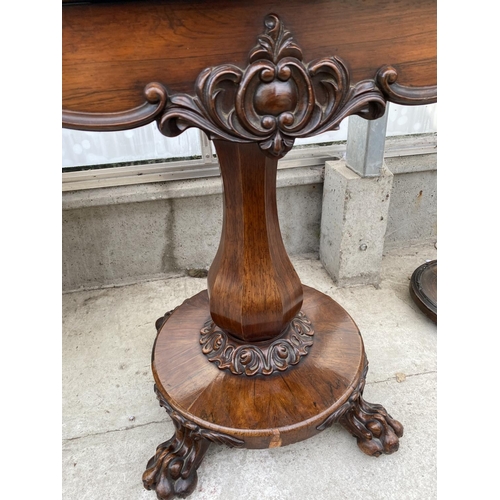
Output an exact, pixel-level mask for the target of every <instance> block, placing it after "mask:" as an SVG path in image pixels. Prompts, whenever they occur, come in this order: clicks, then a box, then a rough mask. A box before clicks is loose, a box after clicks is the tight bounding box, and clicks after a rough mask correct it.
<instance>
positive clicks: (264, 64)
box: [158, 14, 386, 158]
mask: <svg viewBox="0 0 500 500" xmlns="http://www.w3.org/2000/svg"><path fill="white" fill-rule="evenodd" d="M264 23H265V26H266V33H265V34H263V35H261V36H259V37H258V44H257V46H256V47H254V48H253V49H252V51H251V52H250V55H249V65H248V66H247V67H246V68H245V69H244V70H242V69H240V68H239V67H237V66H234V65H230V64H227V65H221V66H216V67H213V68H207V69H205V70H204V71H202V72H201V73H200V75H199V76H198V79H197V81H196V85H195V92H196V96H195V97H192V96H190V95H188V94H176V95H173V96H169V102H168V104H167V106H166V108H165V111H164V112H163V114H162V115H161V116H160V117H159V118H158V126H159V128H160V130H161V132H162V133H163V134H165V135H167V136H176V135H178V134H180V133H182V132H183V131H184V130H185V129H186V128H188V127H198V128H201V129H202V130H204V131H205V132H206V133H207V134H208V135H209V137H210V138H211V139H226V140H231V141H238V142H258V143H259V146H260V148H261V149H262V150H263V151H264V152H266V153H267V154H268V155H270V156H272V157H277V158H281V157H283V156H284V155H285V154H286V153H287V152H288V151H289V150H290V149H291V148H292V146H293V143H294V141H295V138H297V137H306V136H311V135H316V134H320V133H322V132H326V131H327V130H332V129H338V127H339V124H340V122H341V121H342V120H343V119H344V118H346V117H347V116H349V115H352V114H358V115H360V116H363V117H364V118H367V119H375V118H378V117H380V116H382V115H383V114H384V111H385V104H386V103H385V99H384V96H383V95H382V93H381V92H380V90H379V89H378V88H377V86H376V85H375V82H374V81H373V80H365V81H361V82H359V83H357V84H356V85H355V86H352V87H351V86H350V82H349V73H348V70H347V68H346V66H345V64H344V63H343V62H342V60H341V59H339V58H338V57H327V58H323V59H320V60H317V61H313V62H311V63H309V64H307V65H306V64H304V62H303V60H302V50H301V49H300V47H298V46H297V45H296V44H295V42H294V41H293V39H292V35H291V33H290V32H289V31H287V30H285V29H284V27H283V23H282V22H281V21H280V19H279V18H278V17H277V16H275V15H273V14H272V15H269V16H267V17H266V19H265V21H264Z"/></svg>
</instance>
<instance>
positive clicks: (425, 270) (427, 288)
mask: <svg viewBox="0 0 500 500" xmlns="http://www.w3.org/2000/svg"><path fill="white" fill-rule="evenodd" d="M410 295H411V297H412V299H413V301H414V302H415V304H417V306H418V307H419V309H420V310H421V311H422V312H423V313H424V314H425V315H426V316H428V317H429V318H430V319H432V321H434V322H437V260H431V261H429V262H426V263H425V264H422V265H421V266H419V267H417V269H415V271H414V272H413V274H412V276H411V279H410Z"/></svg>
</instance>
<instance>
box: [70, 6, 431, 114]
mask: <svg viewBox="0 0 500 500" xmlns="http://www.w3.org/2000/svg"><path fill="white" fill-rule="evenodd" d="M273 12H274V13H275V14H277V15H279V16H280V18H281V19H282V21H283V22H284V24H285V26H286V27H287V29H288V30H290V31H291V32H292V33H293V35H294V39H295V40H296V41H297V43H298V44H299V45H300V46H301V47H303V49H304V59H305V60H307V61H312V60H314V59H319V58H322V57H327V56H334V55H336V56H339V57H341V58H342V59H343V60H344V61H346V62H347V64H348V66H349V71H350V73H351V75H352V81H353V82H358V81H360V80H364V79H372V78H374V77H375V75H376V72H377V70H378V69H379V68H380V67H382V66H384V65H391V66H394V67H395V68H396V69H397V71H398V74H399V83H400V84H401V85H409V86H413V87H419V86H428V85H435V84H436V2H435V0H420V1H415V0H401V1H399V2H395V1H391V0H364V1H363V0H352V1H349V2H347V1H343V0H309V1H299V0H288V1H286V2H276V1H270V0H256V1H253V2H234V1H227V0H226V1H220V0H215V1H203V0H191V1H178V0H164V1H153V0H150V1H129V2H122V4H120V2H118V3H107V2H104V3H94V4H92V3H91V4H87V5H85V4H84V5H77V4H75V5H71V4H67V5H63V8H62V28H63V29H62V42H63V56H62V76H63V82H62V88H63V109H66V110H74V111H87V112H119V111H123V110H127V109H130V108H134V107H136V106H141V105H143V104H144V98H143V90H144V88H145V86H146V85H147V84H149V83H151V82H160V83H162V84H163V85H166V86H167V87H168V89H169V91H171V92H192V89H193V85H194V82H195V80H196V78H197V76H198V75H199V73H200V72H201V71H202V70H204V69H205V68H207V67H210V66H216V65H219V64H235V65H238V66H240V67H245V65H246V61H247V55H248V51H249V50H250V49H251V48H252V47H253V46H254V44H255V41H256V37H257V35H258V34H259V33H261V32H262V20H263V19H264V17H265V16H266V15H268V14H270V13H273Z"/></svg>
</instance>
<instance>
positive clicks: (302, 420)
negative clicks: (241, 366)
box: [143, 286, 403, 500]
mask: <svg viewBox="0 0 500 500" xmlns="http://www.w3.org/2000/svg"><path fill="white" fill-rule="evenodd" d="M303 309H304V312H305V313H306V314H307V315H308V316H309V317H310V318H311V321H312V323H313V324H314V325H315V333H314V336H315V343H314V344H313V345H312V346H311V347H310V349H309V350H310V352H308V354H307V356H305V357H304V359H303V360H302V361H301V363H300V364H298V365H297V366H293V367H290V368H288V369H286V370H285V371H284V372H283V373H274V374H273V375H271V376H267V377H266V376H262V375H255V376H251V377H249V376H235V375H234V374H232V373H230V372H228V371H223V370H220V369H218V368H217V367H216V366H215V365H214V364H213V363H208V362H207V359H206V357H205V356H204V354H203V352H202V351H201V350H200V348H199V339H200V332H201V333H203V325H204V324H205V323H206V318H207V316H208V315H209V301H208V294H207V292H206V291H203V292H201V293H199V294H197V295H195V296H194V297H191V298H190V299H188V300H186V301H185V302H184V303H183V304H182V305H181V306H180V307H178V308H177V309H175V310H174V311H173V312H172V311H171V312H169V313H167V314H166V315H165V316H164V317H162V318H160V319H159V320H158V321H157V327H158V330H159V331H158V336H157V339H156V342H155V346H154V349H153V359H152V367H153V373H154V378H155V382H156V386H155V390H156V393H157V397H158V400H159V402H160V405H161V406H163V407H164V408H165V410H166V411H167V413H168V414H169V415H170V417H171V418H172V420H173V422H174V426H175V433H174V435H173V436H172V438H170V439H169V440H167V441H165V442H164V443H161V444H160V445H159V446H158V447H157V449H156V453H155V454H154V455H153V456H152V457H151V459H150V460H149V461H148V463H147V466H146V470H145V472H144V474H143V483H144V486H145V488H147V489H154V490H155V491H156V494H157V497H158V498H159V499H161V500H170V499H172V498H174V497H175V496H182V497H184V496H187V495H189V494H190V493H192V492H193V491H194V489H195V488H196V484H197V469H198V467H199V465H200V463H201V461H202V460H203V457H204V456H205V453H206V452H207V450H208V448H209V446H210V445H211V444H212V443H215V444H219V445H220V444H223V445H226V446H229V447H237V448H242V447H245V448H273V447H278V446H285V445H288V444H292V443H295V442H297V441H301V440H304V439H307V438H309V437H312V436H314V435H315V434H318V433H319V432H321V431H323V430H325V429H326V428H328V427H329V426H331V425H332V424H335V423H339V424H341V425H342V426H344V427H345V428H346V429H347V430H348V431H349V432H350V433H351V434H352V435H353V436H354V437H355V438H356V441H357V443H358V446H359V448H360V449H361V450H362V451H363V452H364V453H366V454H368V455H371V456H379V455H381V454H382V453H386V454H390V453H393V452H395V451H397V450H398V448H399V438H400V437H401V436H402V435H403V426H402V425H401V424H400V423H399V422H398V421H396V420H394V419H393V418H392V417H391V416H390V415H389V414H388V413H387V411H386V410H385V408H384V407H383V406H381V405H377V404H371V403H368V402H367V401H365V400H364V398H363V390H364V386H365V381H366V373H367V369H368V364H367V360H366V356H365V353H364V347H363V341H362V339H361V335H360V334H359V330H358V328H357V326H356V324H355V323H354V321H353V320H352V318H351V317H350V316H349V314H348V313H347V312H346V311H345V310H344V309H343V308H342V307H341V306H340V305H339V304H337V303H336V302H335V301H334V300H332V299H331V298H330V297H328V296H327V295H324V294H322V293H320V292H318V291H317V290H314V289H312V288H309V287H307V286H304V302H303Z"/></svg>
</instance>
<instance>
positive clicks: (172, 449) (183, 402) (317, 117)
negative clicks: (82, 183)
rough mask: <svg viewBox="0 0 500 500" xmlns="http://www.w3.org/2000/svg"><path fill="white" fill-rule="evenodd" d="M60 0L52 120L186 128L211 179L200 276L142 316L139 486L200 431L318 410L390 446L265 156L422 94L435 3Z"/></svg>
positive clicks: (302, 421)
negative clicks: (216, 230) (218, 205)
mask: <svg viewBox="0 0 500 500" xmlns="http://www.w3.org/2000/svg"><path fill="white" fill-rule="evenodd" d="M63 3H64V5H63V9H62V11H63V16H62V20H63V125H64V126H66V127H69V128H77V129H83V130H123V129H128V128H133V127H138V126H141V125H144V124H146V123H150V122H152V121H156V122H157V123H158V127H159V129H160V131H161V133H163V134H164V135H166V136H176V135H179V134H181V133H182V132H183V131H185V130H186V129H187V128H188V127H197V128H200V129H201V130H204V131H205V132H206V133H207V134H208V136H209V138H210V139H212V140H214V144H215V147H216V149H217V154H218V159H219V161H220V165H221V174H222V177H223V182H224V222H223V229H222V235H221V242H220V246H219V250H218V252H217V255H216V258H215V260H214V263H213V265H212V267H211V269H210V272H209V276H208V291H207V292H202V293H200V294H198V295H195V296H194V297H192V298H190V299H187V300H186V301H185V302H184V303H183V304H182V305H181V306H180V307H179V308H177V309H176V310H175V311H173V312H172V313H167V314H166V315H165V317H163V318H161V319H160V320H158V321H157V328H158V330H159V333H158V337H157V340H156V343H155V346H154V348H153V363H152V367H153V374H154V378H155V383H156V392H157V397H158V399H159V401H160V404H161V405H162V406H163V407H164V408H165V410H166V411H167V412H168V414H169V415H170V417H171V418H172V420H173V422H174V425H175V429H176V430H175V434H174V436H172V438H171V439H169V440H167V441H165V442H164V443H162V444H160V445H159V446H158V448H157V450H156V453H155V454H154V456H153V457H152V458H151V459H150V460H149V462H148V464H147V468H146V472H145V473H144V475H143V481H144V486H145V487H146V488H147V489H154V490H156V494H157V496H158V498H159V499H162V500H170V499H171V498H173V497H174V496H176V495H177V496H184V497H185V496H187V495H189V494H190V493H191V492H192V491H193V490H194V488H195V487H196V481H197V474H196V470H197V468H198V466H199V465H200V463H201V461H202V459H203V457H204V455H205V453H206V451H207V450H208V447H209V445H210V444H211V443H217V444H225V445H228V446H233V447H234V446H236V447H247V448H268V447H274V446H283V445H286V444H290V443H294V442H297V441H300V440H303V439H307V438H308V437H311V436H313V435H315V434H317V433H318V432H321V431H322V430H324V429H325V428H327V427H328V426H330V425H332V424H334V423H339V424H341V425H343V426H344V427H345V428H346V429H347V430H348V431H349V432H350V433H351V434H352V435H353V436H355V437H356V440H357V443H358V446H359V447H360V449H361V450H362V451H363V452H364V453H366V454H368V455H371V456H379V455H380V454H382V453H386V454H389V453H393V452H395V451H396V450H397V449H398V447H399V438H400V437H401V436H402V435H403V427H402V425H401V424H400V423H399V422H397V421H396V420H394V419H393V418H392V417H391V416H390V415H389V414H388V413H387V411H386V410H385V409H384V407H383V406H381V405H377V404H371V403H368V402H366V401H365V400H364V399H363V397H362V394H363V390H364V385H365V380H366V373H367V370H368V364H367V360H366V356H365V353H364V349H363V342H362V339H361V335H360V334H359V331H358V328H357V326H356V325H355V323H354V321H353V320H352V318H351V317H350V316H349V314H348V313H347V312H346V311H345V310H344V309H343V308H342V307H340V306H339V305H338V304H337V303H336V302H335V301H333V300H332V299H331V298H330V297H328V296H326V295H324V294H322V293H320V292H318V291H316V290H314V289H311V288H309V287H306V286H302V285H301V283H300V280H299V279H298V277H297V274H296V272H295V270H294V269H293V266H292V265H291V263H290V261H289V259H288V256H287V254H286V251H285V248H284V246H283V241H282V239H281V235H280V230H279V223H278V216H277V211H276V167H277V161H278V159H279V158H282V157H283V156H284V155H286V154H287V152H288V151H289V150H290V149H291V148H292V146H293V144H294V141H295V139H296V138H300V137H309V136H312V135H316V134H319V133H322V132H324V131H327V130H334V129H336V128H337V127H338V126H339V124H340V122H341V121H342V120H343V119H344V118H346V117H347V116H350V115H353V114H355V115H358V116H361V117H363V118H366V119H376V118H378V117H380V116H382V115H383V114H384V112H385V107H386V104H387V102H397V103H401V104H411V105H416V104H425V103H430V102H435V100H436V96H437V88H436V2H435V0H420V1H415V0H400V1H394V0H352V1H345V0H306V1H299V0H286V1H285V0H283V1H276V0H275V1H271V0H255V1H253V2H243V1H241V2H240V1H227V0H226V1H222V0H214V1H208V0H163V1H162V0H143V1H121V2H106V1H104V2H94V3H88V4H72V3H70V2H63ZM270 360H272V363H271V362H270Z"/></svg>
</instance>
